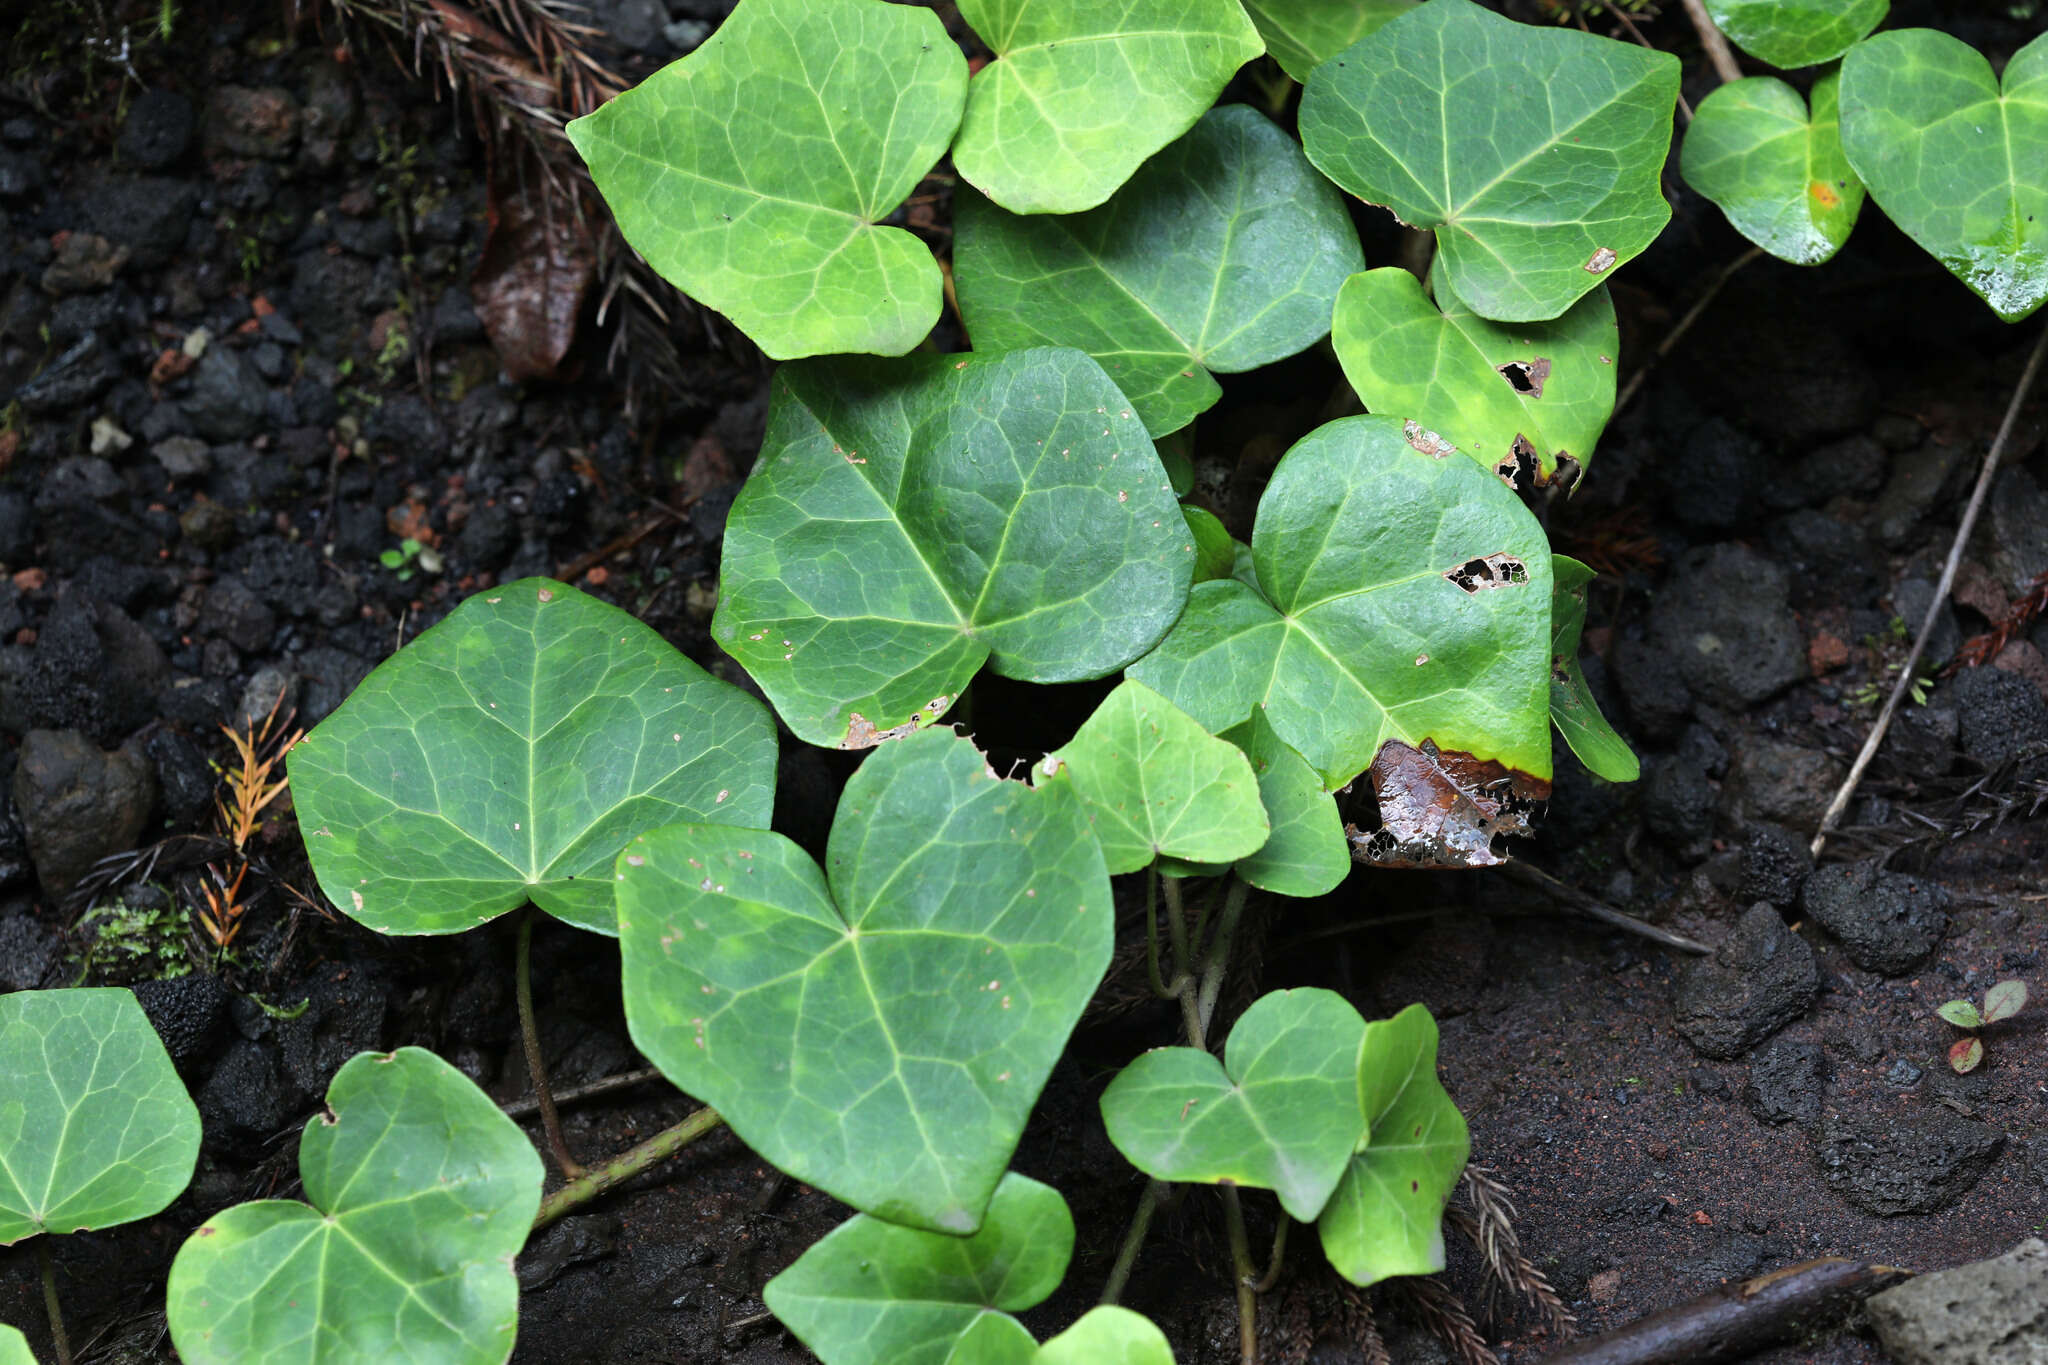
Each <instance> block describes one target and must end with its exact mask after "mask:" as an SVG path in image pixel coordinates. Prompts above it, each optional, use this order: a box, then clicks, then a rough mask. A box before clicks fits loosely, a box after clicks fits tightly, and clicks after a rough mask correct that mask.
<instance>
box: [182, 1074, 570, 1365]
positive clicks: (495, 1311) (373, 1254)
mask: <svg viewBox="0 0 2048 1365" xmlns="http://www.w3.org/2000/svg"><path fill="white" fill-rule="evenodd" d="M327 1110H328V1112H327V1113H326V1114H324V1115H321V1116H319V1117H316V1118H315V1119H314V1120H313V1121H312V1122H311V1123H308V1124H307V1125H306V1130H305V1133H304V1135H303V1136H301V1137H300V1139H299V1174H300V1176H301V1178H302V1179H303V1181H304V1183H305V1190H306V1199H307V1201H308V1202H307V1203H303V1204H302V1203H300V1202H299V1201H298V1200H296V1199H259V1200H256V1201H254V1202H252V1203H247V1204H237V1205H235V1206H234V1207H233V1208H231V1209H228V1210H226V1211H225V1212H223V1213H219V1214H216V1215H215V1216H214V1217H212V1218H210V1219H208V1220H207V1222H206V1223H205V1224H204V1225H203V1226H202V1227H201V1228H200V1229H199V1230H198V1231H197V1232H195V1233H193V1234H192V1236H191V1237H189V1238H187V1239H186V1241H185V1245H184V1246H183V1247H181V1248H179V1250H178V1257H177V1259H176V1260H175V1261H173V1262H172V1263H171V1280H170V1288H169V1292H168V1296H167V1297H168V1307H169V1310H170V1323H171V1340H172V1342H173V1343H174V1344H176V1346H177V1348H178V1353H179V1355H180V1356H181V1357H183V1358H184V1359H185V1360H186V1361H188V1362H190V1365H212V1363H213V1362H220V1363H221V1365H230V1363H232V1365H249V1362H252V1361H286V1360H290V1361H344V1360H346V1361H357V1360H405V1361H411V1362H416V1363H417V1365H498V1362H502V1361H504V1360H506V1359H508V1358H509V1357H510V1356H511V1354H512V1339H513V1336H514V1333H515V1332H516V1331H517V1329H518V1325H519V1283H518V1280H517V1279H516V1278H515V1277H514V1275H513V1273H512V1258H513V1257H514V1256H515V1255H517V1254H518V1251H519V1248H520V1246H521V1245H523V1244H524V1243H525V1241H526V1236H527V1233H528V1232H530V1231H531V1230H532V1227H533V1216H534V1213H535V1211H536V1210H537V1209H539V1207H540V1187H541V1166H540V1157H539V1156H538V1155H537V1154H536V1153H535V1152H534V1150H533V1144H531V1143H529V1142H528V1141H527V1140H526V1136H525V1134H523V1133H521V1132H520V1131H519V1127H518V1125H517V1124H515V1123H513V1122H512V1120H511V1119H508V1118H506V1117H505V1114H504V1112H503V1111H502V1110H500V1109H499V1108H498V1106H497V1105H495V1104H493V1103H491V1100H490V1097H489V1096H487V1095H485V1094H484V1092H483V1091H481V1090H479V1089H477V1088H476V1086H475V1085H474V1084H472V1083H471V1082H470V1081H469V1080H468V1079H467V1078H466V1077H464V1076H463V1074H462V1073H461V1072H459V1071H457V1070H456V1069H455V1068H454V1067H452V1066H450V1065H448V1063H446V1062H444V1061H442V1060H441V1059H440V1058H439V1057H436V1056H435V1055H434V1054H433V1053H431V1052H427V1051H425V1050H424V1049H421V1048H416V1047H405V1048H400V1049H399V1050H398V1051H396V1052H394V1053H389V1054H383V1055H380V1054H376V1053H369V1052H365V1053H359V1054H358V1055H356V1056H355V1057H352V1058H350V1059H349V1060H348V1061H347V1062H346V1063H345V1064H343V1066H342V1068H341V1070H339V1071H337V1072H336V1073H335V1074H334V1082H333V1084H331V1085H330V1086H328V1088H327Z"/></svg>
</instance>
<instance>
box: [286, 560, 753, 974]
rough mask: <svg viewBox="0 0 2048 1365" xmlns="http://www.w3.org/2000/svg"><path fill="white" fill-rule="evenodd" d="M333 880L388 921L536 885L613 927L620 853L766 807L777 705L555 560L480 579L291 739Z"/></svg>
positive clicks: (416, 929) (432, 922)
mask: <svg viewBox="0 0 2048 1365" xmlns="http://www.w3.org/2000/svg"><path fill="white" fill-rule="evenodd" d="M291 780H292V797H293V800H294V801H295V802H296V804H297V806H298V813H299V828H300V830H301V831H302V832H303V833H304V836H305V840H306V853H307V856H308V857H309V858H311V859H312V863H313V873H314V875H315V876H316V877H318V878H319V880H320V889H321V890H323V891H325V892H326V893H327V896H328V899H330V900H332V901H333V902H334V903H335V904H336V905H338V906H340V907H341V908H342V909H343V910H345V911H347V912H348V913H349V914H350V915H351V916H352V917H353V918H355V919H357V920H359V921H361V922H362V923H364V924H367V925H369V926H370V927H371V928H372V929H375V930H377V931H378V932H380V933H385V934H445V933H453V932H455V931H457V930H460V929H469V928H473V927H475V926H476V925H479V924H482V923H484V922H485V921H487V920H491V919H494V918H496V917H497V916H499V915H502V914H504V913H505V912H506V911H508V910H516V909H518V908H519V907H520V906H521V905H523V904H525V903H526V901H528V900H529V899H530V900H532V901H533V903H534V904H535V905H538V906H539V907H540V908H541V909H543V910H545V911H547V912H548V913H549V914H551V915H554V916H555V917H556V918H558V919H563V920H567V921H568V922H569V923H571V924H574V925H577V926H578V927H580V928H584V929H589V930H591V931H593V932H595V933H600V934H616V933H617V932H618V930H617V927H616V926H615V924H614V922H613V921H614V915H613V910H612V880H611V866H612V862H613V860H614V859H616V858H617V857H618V853H619V850H620V849H621V848H623V847H625V844H626V841H627V840H628V839H630V838H632V837H633V835H635V834H637V833H639V832H640V831H641V830H644V829H650V828H652V827H654V826H656V825H664V824H669V823H671V822H673V821H677V820H703V821H710V822H713V823H718V824H732V825H746V826H750V827H760V826H765V825H766V824H767V823H768V819H769V814H770V811H771V809H772V808H773V806H774V802H775V726H774V723H773V722H772V721H770V720H769V718H768V713H767V710H766V709H765V708H764V707H763V706H762V705H761V704H760V703H759V702H757V701H755V700H754V699H753V698H752V697H749V696H748V695H747V694H746V693H744V692H742V691H740V690H739V689H738V688H737V687H734V686H732V685H731V684H730V683H724V682H720V681H719V680H718V679H716V678H713V677H712V676H711V675H710V674H709V673H706V672H705V671H704V670H703V669H701V668H699V667H698V666H697V665H696V664H694V663H691V662H690V661H689V660H688V659H687V658H685V657H683V655H682V653H681V652H680V651H679V650H677V649H676V648H675V646H673V645H671V644H669V643H668V641H666V640H664V639H662V638H661V636H660V635H658V634H656V633H655V632H654V631H653V630H651V629H649V628H648V627H646V626H644V625H642V624H641V623H640V622H639V621H637V620H635V619H634V618H633V617H632V616H631V615H629V614H628V613H626V612H623V611H620V610H619V609H618V608H617V607H614V606H611V605H609V604H607V603H604V602H600V601H598V600H597V599H596V598H594V597H589V596H586V595H585V594H583V593H581V592H578V591H577V590H576V589H574V588H571V587H568V586H567V585H565V584H561V583H555V582H550V581H549V580H547V579H545V578H524V579H521V580H519V581H518V582H516V583H508V584H506V585H505V586H504V587H502V588H494V589H491V590H490V591H487V592H482V593H479V594H477V595H476V596H474V597H472V598H470V599H469V600H468V601H466V602H464V603H463V604H462V605H461V606H459V607H457V608H456V609H455V610H454V611H453V612H451V613H449V615H448V619H447V620H445V621H443V622H441V623H440V624H439V625H437V626H435V627H433V628H432V629H431V630H428V631H426V632H425V633H424V634H422V635H421V636H420V637H419V638H418V639H417V640H414V641H413V642H412V643H411V644H410V645H408V646H406V647H405V648H404V649H402V650H400V651H399V652H398V653H397V654H396V655H394V656H392V657H391V658H390V659H388V660H386V661H385V662H384V663H383V664H382V665H381V666H379V667H378V669H377V671H376V672H374V673H372V674H371V675H370V676H369V677H368V678H367V679H365V680H364V681H363V683H362V685H361V686H360V687H358V688H357V689H356V690H355V691H354V692H352V693H351V694H350V695H349V698H348V700H347V701H345V702H343V703H342V704H341V706H340V708H339V709H338V710H336V711H335V713H334V714H333V715H331V716H329V717H328V718H327V719H326V720H324V721H322V722H321V723H320V724H319V725H318V726H316V727H314V730H313V733H311V734H310V735H308V736H306V738H305V739H303V740H301V741H300V742H299V744H298V746H297V747H296V748H294V749H293V750H292V755H291Z"/></svg>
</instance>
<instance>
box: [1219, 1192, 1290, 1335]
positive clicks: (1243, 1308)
mask: <svg viewBox="0 0 2048 1365" xmlns="http://www.w3.org/2000/svg"><path fill="white" fill-rule="evenodd" d="M1221 1188H1222V1190H1223V1223H1224V1227H1225V1228H1226V1229H1227V1230H1228V1231H1229V1233H1230V1269H1231V1278H1232V1279H1233V1280H1234V1281H1235V1282H1236V1286H1237V1356H1238V1360H1239V1361H1240V1362H1242V1365H1259V1294H1258V1290H1257V1288H1255V1286H1256V1284H1257V1283H1258V1281H1257V1278H1256V1276H1257V1269H1256V1267H1254V1266H1253V1265H1252V1247H1251V1240H1250V1239H1249V1238H1247V1237H1246V1236H1245V1235H1244V1205H1243V1203H1242V1202H1240V1201H1239V1199H1238V1197H1237V1186H1235V1185H1230V1184H1225V1185H1223V1186H1222V1187H1221ZM1281 1226H1282V1227H1285V1226H1286V1224H1284V1223H1283V1224H1281Z"/></svg>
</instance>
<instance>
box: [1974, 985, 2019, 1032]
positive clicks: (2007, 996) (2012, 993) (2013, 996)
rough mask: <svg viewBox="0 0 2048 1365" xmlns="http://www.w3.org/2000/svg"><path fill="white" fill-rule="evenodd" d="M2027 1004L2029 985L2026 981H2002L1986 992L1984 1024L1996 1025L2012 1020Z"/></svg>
mask: <svg viewBox="0 0 2048 1365" xmlns="http://www.w3.org/2000/svg"><path fill="white" fill-rule="evenodd" d="M2026 1004H2027V983H2026V982H2024V981H2001V982H1999V983H1998V984H1997V985H1995V986H1993V987H1992V988H1991V989H1990V990H1988V991H1986V992H1984V1022H1985V1023H1987V1024H1995V1023H1997V1022H1998V1021H1999V1020H2001V1019H2010V1018H2012V1017H2013V1016H2014V1015H2015V1014H2018V1013H2019V1012H2020V1011H2021V1010H2022V1009H2024V1008H2026Z"/></svg>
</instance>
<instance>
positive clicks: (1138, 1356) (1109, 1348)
mask: <svg viewBox="0 0 2048 1365" xmlns="http://www.w3.org/2000/svg"><path fill="white" fill-rule="evenodd" d="M1033 1359H1034V1360H1035V1361H1036V1362H1037V1365H1173V1348H1172V1347H1171V1346H1169V1345H1167V1343H1166V1334H1165V1333H1164V1332H1162V1331H1160V1330H1159V1329H1158V1327H1156V1326H1154V1325H1153V1323H1152V1320H1151V1319H1150V1318H1147V1317H1145V1316H1144V1315H1143V1314H1141V1313H1133V1312H1132V1311H1131V1310H1130V1309H1128V1308H1119V1307H1117V1306H1116V1305H1114V1304H1103V1305H1101V1306H1099V1307H1095V1308H1091V1309H1089V1310H1088V1311H1087V1312H1085V1313H1083V1314H1082V1315H1081V1318H1080V1320H1079V1321H1078V1322H1076V1323H1075V1324H1074V1325H1073V1326H1072V1327H1069V1328H1068V1329H1067V1330H1066V1331H1064V1332H1062V1333H1060V1334H1059V1335H1058V1336H1056V1337H1053V1338H1052V1339H1051V1340H1049V1341H1047V1342H1046V1343H1045V1344H1044V1345H1043V1346H1040V1347H1039V1348H1038V1354H1037V1355H1036V1356H1035V1357H1033Z"/></svg>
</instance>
